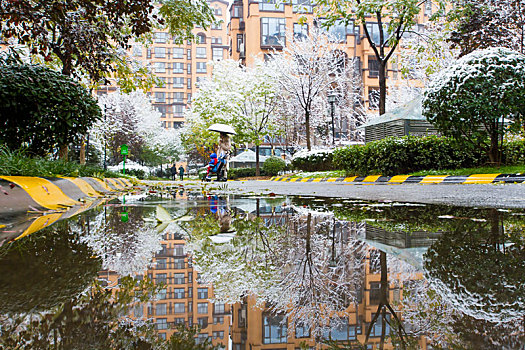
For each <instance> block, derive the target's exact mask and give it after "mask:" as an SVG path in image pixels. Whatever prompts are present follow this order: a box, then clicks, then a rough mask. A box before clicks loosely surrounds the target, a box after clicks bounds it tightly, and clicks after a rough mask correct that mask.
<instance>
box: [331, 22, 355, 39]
mask: <svg viewBox="0 0 525 350" xmlns="http://www.w3.org/2000/svg"><path fill="white" fill-rule="evenodd" d="M352 28H353V26H352ZM328 33H330V35H331V36H332V37H333V40H334V41H335V42H338V43H344V42H346V25H345V24H344V22H342V21H338V22H335V23H334V24H333V25H332V26H330V28H329V29H328Z"/></svg>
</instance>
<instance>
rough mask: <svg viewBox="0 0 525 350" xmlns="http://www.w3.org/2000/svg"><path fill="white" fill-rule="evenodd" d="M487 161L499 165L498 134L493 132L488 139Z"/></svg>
mask: <svg viewBox="0 0 525 350" xmlns="http://www.w3.org/2000/svg"><path fill="white" fill-rule="evenodd" d="M489 160H490V163H491V164H495V165H500V163H501V159H500V156H499V134H498V132H497V131H493V132H492V133H491V137H490V149H489Z"/></svg>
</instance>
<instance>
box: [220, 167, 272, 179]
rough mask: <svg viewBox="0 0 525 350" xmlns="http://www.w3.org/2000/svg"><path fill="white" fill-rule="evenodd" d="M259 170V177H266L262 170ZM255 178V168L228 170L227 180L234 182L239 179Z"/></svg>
mask: <svg viewBox="0 0 525 350" xmlns="http://www.w3.org/2000/svg"><path fill="white" fill-rule="evenodd" d="M260 170H261V176H266V173H265V172H264V169H260ZM253 176H255V168H232V169H230V170H228V179H231V180H235V179H238V178H241V177H253Z"/></svg>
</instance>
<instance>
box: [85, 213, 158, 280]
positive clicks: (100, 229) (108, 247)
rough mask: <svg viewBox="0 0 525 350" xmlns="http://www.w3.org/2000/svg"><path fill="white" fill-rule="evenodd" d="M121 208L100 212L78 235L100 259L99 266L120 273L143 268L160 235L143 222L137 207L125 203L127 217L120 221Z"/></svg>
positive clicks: (140, 271)
mask: <svg viewBox="0 0 525 350" xmlns="http://www.w3.org/2000/svg"><path fill="white" fill-rule="evenodd" d="M120 209H121V208H118V209H117V207H114V208H113V210H111V211H110V212H109V213H105V212H101V213H100V214H99V215H97V216H96V217H95V218H94V219H93V220H92V221H91V223H90V230H89V232H87V233H86V234H85V235H84V236H82V237H81V242H83V243H85V244H87V245H88V246H89V247H90V248H91V249H93V251H94V252H95V254H96V255H98V256H99V257H100V258H101V259H102V268H103V269H105V270H110V271H115V272H117V273H118V274H120V275H121V276H133V275H134V274H140V273H143V272H144V271H145V270H147V268H148V266H149V264H150V263H151V261H152V260H153V256H154V254H155V253H156V252H158V251H159V250H161V249H162V246H161V244H160V242H161V240H162V236H161V234H160V233H158V232H157V230H155V228H154V227H153V226H151V225H148V224H146V223H145V222H144V218H143V211H142V208H140V207H128V208H127V210H128V217H129V221H128V222H127V223H126V224H123V223H122V222H121V210H120Z"/></svg>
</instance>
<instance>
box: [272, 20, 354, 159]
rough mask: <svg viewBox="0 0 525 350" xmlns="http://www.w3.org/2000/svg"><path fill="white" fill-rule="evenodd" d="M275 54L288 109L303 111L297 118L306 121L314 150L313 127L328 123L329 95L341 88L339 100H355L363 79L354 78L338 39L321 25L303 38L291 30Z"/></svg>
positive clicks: (307, 140)
mask: <svg viewBox="0 0 525 350" xmlns="http://www.w3.org/2000/svg"><path fill="white" fill-rule="evenodd" d="M272 57H273V59H274V64H275V67H276V69H278V70H279V77H278V83H279V86H280V88H281V89H282V93H283V94H284V95H285V96H287V97H288V98H287V99H286V100H284V101H283V103H284V104H285V105H288V106H287V109H288V110H289V111H294V110H295V111H297V112H300V117H299V118H300V119H298V118H297V120H301V122H304V125H305V133H306V147H307V148H308V150H311V149H312V142H311V139H312V137H311V132H312V128H315V127H318V126H320V125H325V127H326V124H327V119H328V114H327V113H326V111H327V110H328V105H327V102H328V97H327V95H328V94H330V93H331V92H337V90H341V91H340V95H339V101H340V102H342V101H345V100H347V99H350V100H351V101H352V103H353V102H354V101H353V98H354V95H355V94H356V93H355V92H354V91H359V89H360V87H361V83H360V81H354V80H353V79H352V76H353V75H352V74H353V65H352V64H351V62H350V61H349V60H348V59H347V58H346V57H345V55H344V53H343V52H342V51H340V50H338V44H337V43H336V42H335V40H333V38H331V37H330V35H328V34H327V33H325V32H323V31H322V30H320V29H319V28H313V29H312V30H311V31H310V33H309V35H308V36H303V37H301V38H297V37H296V38H294V37H293V36H292V35H291V34H289V35H288V36H287V38H286V45H284V44H283V50H282V51H280V52H276V53H274V54H273V56H272ZM348 85H351V86H348ZM341 105H342V104H341ZM356 115H359V114H356Z"/></svg>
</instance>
